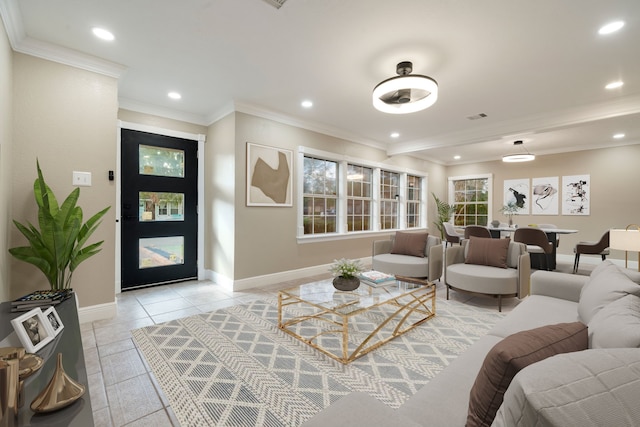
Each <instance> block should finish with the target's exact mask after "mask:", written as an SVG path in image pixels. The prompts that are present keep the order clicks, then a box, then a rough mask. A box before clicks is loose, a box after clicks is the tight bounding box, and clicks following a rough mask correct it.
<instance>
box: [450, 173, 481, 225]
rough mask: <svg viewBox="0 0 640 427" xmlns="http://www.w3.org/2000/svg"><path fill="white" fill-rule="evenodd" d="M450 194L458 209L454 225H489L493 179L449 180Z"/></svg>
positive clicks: (467, 178)
mask: <svg viewBox="0 0 640 427" xmlns="http://www.w3.org/2000/svg"><path fill="white" fill-rule="evenodd" d="M449 185H450V188H449V194H450V200H451V193H453V204H454V206H455V208H456V212H455V214H454V223H455V225H458V226H465V225H485V226H486V225H487V224H488V223H489V202H490V193H489V189H490V188H491V177H488V176H479V177H464V178H449Z"/></svg>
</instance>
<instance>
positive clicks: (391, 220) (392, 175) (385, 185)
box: [380, 170, 400, 230]
mask: <svg viewBox="0 0 640 427" xmlns="http://www.w3.org/2000/svg"><path fill="white" fill-rule="evenodd" d="M399 195H400V174H399V173H396V172H390V171H386V170H381V171H380V229H381V230H390V229H394V228H398V196H399Z"/></svg>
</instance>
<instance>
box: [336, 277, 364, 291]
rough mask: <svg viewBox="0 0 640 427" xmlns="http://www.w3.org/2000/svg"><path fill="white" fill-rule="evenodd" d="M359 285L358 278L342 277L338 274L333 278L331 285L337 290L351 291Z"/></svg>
mask: <svg viewBox="0 0 640 427" xmlns="http://www.w3.org/2000/svg"><path fill="white" fill-rule="evenodd" d="M359 286H360V279H358V278H357V277H350V278H346V277H342V276H338V277H336V278H334V279H333V287H334V288H336V289H337V290H339V291H353V290H356V289H358V287H359Z"/></svg>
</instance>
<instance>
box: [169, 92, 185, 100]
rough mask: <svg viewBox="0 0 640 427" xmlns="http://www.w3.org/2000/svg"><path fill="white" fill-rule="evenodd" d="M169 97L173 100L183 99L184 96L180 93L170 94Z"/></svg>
mask: <svg viewBox="0 0 640 427" xmlns="http://www.w3.org/2000/svg"><path fill="white" fill-rule="evenodd" d="M167 96H168V97H169V98H171V99H181V98H182V95H180V94H179V93H178V92H169V93H168V94H167Z"/></svg>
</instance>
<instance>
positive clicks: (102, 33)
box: [91, 27, 115, 41]
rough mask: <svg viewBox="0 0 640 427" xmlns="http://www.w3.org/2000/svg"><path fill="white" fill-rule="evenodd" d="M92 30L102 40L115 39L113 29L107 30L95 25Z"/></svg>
mask: <svg viewBox="0 0 640 427" xmlns="http://www.w3.org/2000/svg"><path fill="white" fill-rule="evenodd" d="M91 31H93V35H95V36H96V37H98V38H100V39H102V40H107V41H112V40H114V39H115V36H114V35H113V33H112V32H111V31H107V30H105V29H104V28H98V27H94V28H93V29H92V30H91Z"/></svg>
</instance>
